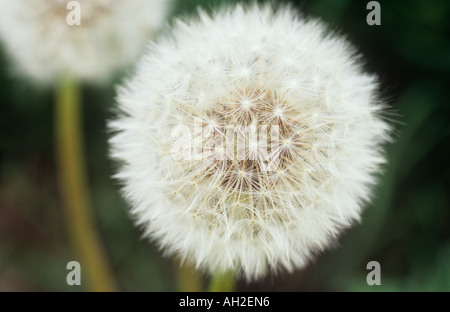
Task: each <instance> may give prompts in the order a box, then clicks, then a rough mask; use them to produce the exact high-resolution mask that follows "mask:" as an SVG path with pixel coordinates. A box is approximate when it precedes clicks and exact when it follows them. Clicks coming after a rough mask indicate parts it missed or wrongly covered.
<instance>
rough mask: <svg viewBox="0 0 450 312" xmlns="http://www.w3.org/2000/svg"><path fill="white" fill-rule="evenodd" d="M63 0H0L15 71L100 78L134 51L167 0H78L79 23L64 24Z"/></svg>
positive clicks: (46, 77)
mask: <svg viewBox="0 0 450 312" xmlns="http://www.w3.org/2000/svg"><path fill="white" fill-rule="evenodd" d="M68 2H69V1H68V0H0V37H1V38H2V39H3V41H4V43H5V47H6V49H7V50H8V52H9V54H10V55H11V57H12V59H13V60H14V61H15V64H16V67H15V68H16V69H17V70H18V71H19V72H21V73H25V74H26V75H28V76H30V77H32V78H34V79H37V80H39V81H41V82H53V81H55V80H56V79H58V78H60V77H61V76H62V75H72V76H74V77H76V78H79V79H83V80H89V81H104V80H106V79H108V78H109V77H110V76H111V74H112V73H113V72H114V71H115V70H117V69H119V68H122V67H124V66H126V65H129V64H130V63H131V62H132V61H133V60H134V59H135V58H136V57H137V55H138V54H139V52H140V51H141V48H142V46H143V43H144V42H146V41H147V40H148V38H149V36H150V35H152V34H153V33H154V32H155V31H156V30H157V29H158V27H159V26H160V25H161V24H162V23H163V22H164V20H165V18H166V15H167V13H168V4H169V2H170V1H168V0H78V1H77V2H79V3H80V6H81V25H80V26H69V25H68V23H67V15H68V14H69V13H70V12H71V10H68V9H67V3H68Z"/></svg>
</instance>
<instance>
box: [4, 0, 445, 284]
mask: <svg viewBox="0 0 450 312" xmlns="http://www.w3.org/2000/svg"><path fill="white" fill-rule="evenodd" d="M236 2H239V1H236V0H233V1H218V0H179V1H178V2H177V3H176V6H175V7H174V11H173V15H174V16H178V15H182V16H186V15H188V14H193V13H195V10H196V8H197V7H198V6H201V7H203V8H206V9H208V10H209V9H212V8H215V7H217V6H221V5H225V4H227V3H236ZM242 2H247V1H242ZM272 2H284V3H291V4H292V5H294V6H296V7H298V8H300V9H301V10H302V11H303V12H304V13H305V14H307V15H310V16H314V17H320V18H322V19H324V20H325V21H326V22H328V23H329V24H330V28H331V29H333V30H339V31H340V32H341V33H343V34H346V35H347V37H348V39H349V40H350V41H352V42H353V43H354V44H355V45H356V46H357V47H358V49H359V50H360V51H361V52H362V53H363V54H364V55H365V57H366V60H367V65H366V67H367V69H368V70H369V71H371V72H375V73H377V74H378V75H379V76H380V78H381V79H380V80H381V86H380V88H381V90H382V93H383V94H384V96H385V97H386V98H387V99H388V100H389V103H390V105H391V106H392V109H391V114H390V115H389V117H390V118H391V119H393V120H396V121H397V123H395V125H396V129H397V131H396V137H395V142H394V143H392V144H390V145H389V146H388V156H389V163H388V164H387V165H386V167H385V171H384V173H383V175H381V176H380V183H379V185H378V187H377V188H376V191H375V194H374V196H373V197H374V201H373V203H372V204H370V205H368V207H366V209H365V213H364V215H363V218H362V222H361V224H359V225H357V226H355V227H354V228H352V229H351V230H349V231H347V232H346V233H345V234H344V235H342V237H341V238H340V240H339V243H338V244H337V245H336V246H335V248H332V249H331V250H328V251H326V252H324V253H322V254H321V255H320V256H318V257H317V259H316V261H315V262H314V263H312V264H311V265H309V266H308V267H307V268H305V269H303V270H299V271H296V272H293V273H290V274H288V273H287V272H284V273H281V274H279V275H274V276H269V277H267V278H266V279H265V280H262V281H259V282H255V283H250V284H248V283H245V282H242V281H241V282H240V283H239V287H238V289H239V290H265V291H302V290H306V291H315V290H325V291H329V290H331V291H335V290H338V291H449V290H450V166H449V165H448V162H449V160H450V103H449V98H450V97H449V86H450V79H449V74H450V21H449V19H448V18H449V16H450V2H448V1H437V0H435V1H420V0H411V1H408V2H403V1H379V3H380V4H381V26H368V25H367V24H366V16H367V13H368V10H367V9H366V3H367V2H365V1H356V0H341V1H336V0H316V1H272ZM0 48H1V46H0ZM10 69H11V66H10V65H9V63H8V58H7V56H6V55H5V54H4V52H3V50H1V52H0V92H1V100H0V291H11V290H12V291H14V290H19V291H35V290H39V291H57V290H59V291H61V290H62V291H80V290H84V287H83V286H81V287H75V286H72V287H69V286H67V284H66V274H67V272H68V271H67V270H66V263H67V262H68V261H70V260H76V259H75V258H74V255H73V252H72V250H71V248H70V246H69V243H68V239H67V236H66V232H65V228H64V220H63V216H62V214H61V209H60V208H61V207H60V201H59V195H58V194H59V193H58V184H57V181H56V172H55V161H54V156H53V154H54V153H53V149H54V142H53V141H54V140H53V137H54V129H53V123H54V121H53V91H52V90H50V89H48V88H47V89H43V88H39V87H36V86H34V85H32V84H31V83H30V82H28V81H27V80H24V79H22V78H20V77H17V76H15V75H12V74H11V72H10ZM120 81H121V77H117V78H116V79H115V81H114V83H118V82H120ZM113 85H114V84H111V86H108V87H98V86H97V87H93V86H88V85H85V86H84V88H83V99H84V107H83V109H84V131H85V137H86V149H87V152H88V155H87V156H88V161H89V163H88V167H89V178H90V188H91V193H92V196H93V198H92V200H93V203H94V205H93V206H94V207H95V211H94V213H95V214H96V218H97V220H98V228H99V231H100V233H101V235H102V238H103V241H104V243H105V245H106V248H107V250H108V253H109V256H110V259H111V262H112V265H113V268H114V272H115V274H116V277H117V279H118V281H119V284H120V286H121V289H122V290H126V291H132V290H137V291H172V290H176V281H175V276H174V273H173V272H174V270H173V268H174V265H173V264H172V261H168V260H167V258H164V257H163V256H162V254H161V252H160V251H159V250H158V248H157V247H156V245H155V244H152V243H151V244H149V243H148V242H147V241H145V240H142V239H141V238H140V231H139V229H136V228H135V227H134V226H133V224H132V221H131V220H130V218H129V216H128V214H127V212H126V211H127V210H126V204H125V202H124V201H123V200H122V199H121V197H120V193H119V191H118V190H119V186H118V185H117V183H116V182H115V181H113V180H112V179H111V178H110V176H111V174H112V172H113V171H114V170H113V169H114V164H113V163H112V162H111V161H110V160H109V159H108V156H107V151H108V145H107V139H108V133H107V132H106V128H105V123H106V120H107V119H108V118H110V117H111V116H112V114H111V109H112V105H113V103H114V96H115V95H114V94H115V92H114V86H113ZM372 260H375V261H378V262H379V263H380V264H381V274H382V278H381V280H382V285H381V286H368V285H367V283H366V275H367V273H368V270H366V264H367V262H369V261H372Z"/></svg>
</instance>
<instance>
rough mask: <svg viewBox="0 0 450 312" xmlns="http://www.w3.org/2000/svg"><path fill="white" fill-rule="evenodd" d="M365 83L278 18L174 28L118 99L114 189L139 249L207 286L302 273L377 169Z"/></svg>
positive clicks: (306, 32)
mask: <svg viewBox="0 0 450 312" xmlns="http://www.w3.org/2000/svg"><path fill="white" fill-rule="evenodd" d="M376 89H377V80H376V77H375V76H374V75H370V74H366V73H364V72H363V70H362V67H361V64H360V61H359V58H358V57H357V56H356V55H355V51H354V49H353V48H352V47H351V46H350V44H349V43H348V42H347V41H345V40H344V39H343V38H341V37H339V36H336V35H334V34H330V33H328V32H327V30H326V28H325V26H324V25H323V24H322V23H321V22H319V21H317V20H309V19H308V20H306V19H304V18H303V17H301V16H299V15H298V13H297V12H295V11H294V10H292V9H291V8H290V7H281V8H279V9H278V10H276V11H274V10H273V9H272V7H270V6H262V7H261V6H257V5H253V6H250V7H247V8H244V7H242V6H237V7H235V8H233V9H229V10H222V11H220V12H218V13H216V14H214V15H212V16H209V15H208V14H206V13H204V12H200V13H199V18H198V19H196V20H195V21H190V22H187V23H186V22H183V21H178V22H177V23H175V25H174V26H173V29H172V31H171V35H168V36H167V37H166V38H162V39H160V40H159V41H158V42H157V43H155V44H153V45H152V46H151V47H150V49H149V52H148V54H147V55H146V56H145V57H144V58H143V59H142V60H141V61H140V63H139V64H138V66H137V72H136V73H135V75H134V76H133V77H131V79H130V80H129V81H128V82H127V83H126V84H125V85H124V86H123V87H122V88H120V90H119V96H118V103H119V110H120V114H119V115H118V117H117V118H116V120H114V121H112V122H111V123H110V127H111V129H112V130H113V131H114V132H115V134H114V136H113V137H112V138H111V146H112V152H111V153H112V157H113V158H115V159H117V160H119V161H121V163H122V166H121V167H120V169H119V171H118V173H117V175H116V176H117V178H119V179H120V180H121V181H122V182H123V184H124V195H125V197H126V198H127V199H128V201H129V203H130V205H131V213H132V215H133V217H134V219H135V220H136V223H137V224H139V225H140V226H142V227H143V228H144V229H145V233H144V235H145V236H146V237H150V238H152V239H154V240H155V241H157V242H158V244H159V245H160V246H161V247H163V248H164V249H165V250H166V251H167V252H168V253H169V254H178V255H180V256H181V257H182V258H183V259H185V260H187V261H190V262H193V263H194V264H196V265H197V267H199V268H206V269H207V270H208V271H210V272H217V271H224V270H229V269H233V270H236V271H240V272H241V273H242V274H243V275H244V276H245V277H246V278H247V279H253V278H257V277H260V276H262V275H264V274H265V273H267V271H268V270H269V269H271V270H274V271H276V270H278V269H280V268H285V269H287V270H292V269H293V268H296V267H302V266H304V265H305V264H306V263H307V261H308V260H309V259H311V257H312V256H313V255H314V254H315V253H316V252H318V251H320V250H322V249H323V248H325V247H326V246H327V245H328V244H329V243H330V241H332V239H333V238H335V237H336V236H337V234H338V233H339V232H341V230H342V229H344V228H346V227H348V226H350V225H351V224H352V223H353V222H354V221H355V220H358V219H359V216H360V211H361V208H362V205H363V204H364V202H365V201H367V200H368V199H369V196H370V188H371V185H373V184H374V182H375V180H374V174H375V173H376V172H377V171H378V169H379V165H380V164H381V163H383V162H384V161H385V158H384V157H383V154H382V148H381V146H382V144H383V143H384V142H386V141H387V140H388V138H389V135H388V133H389V126H388V125H387V123H385V122H384V121H383V119H382V118H381V117H380V115H381V113H382V111H383V103H381V102H380V100H379V98H378V96H377V90H376Z"/></svg>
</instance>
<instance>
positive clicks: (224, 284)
mask: <svg viewBox="0 0 450 312" xmlns="http://www.w3.org/2000/svg"><path fill="white" fill-rule="evenodd" d="M235 288H236V274H235V273H234V272H233V271H226V272H219V273H217V274H215V275H214V276H213V277H212V279H211V282H210V284H209V291H210V292H233V291H235Z"/></svg>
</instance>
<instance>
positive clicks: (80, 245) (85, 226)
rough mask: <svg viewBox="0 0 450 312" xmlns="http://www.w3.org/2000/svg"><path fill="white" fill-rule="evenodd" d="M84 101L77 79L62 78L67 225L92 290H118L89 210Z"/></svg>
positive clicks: (59, 128)
mask: <svg viewBox="0 0 450 312" xmlns="http://www.w3.org/2000/svg"><path fill="white" fill-rule="evenodd" d="M80 104H81V101H80V88H79V85H78V82H77V81H76V79H73V78H71V77H66V78H64V79H62V80H61V82H60V84H59V85H58V87H57V91H56V132H57V138H56V144H57V151H56V152H57V161H58V171H59V181H60V187H61V192H62V201H63V207H64V215H65V219H66V226H67V231H68V234H69V237H70V239H71V241H72V244H73V247H74V248H75V251H76V255H77V258H78V259H79V262H80V264H81V267H82V268H83V269H84V270H85V272H86V275H87V278H88V280H89V290H91V291H115V290H117V287H116V284H115V281H114V279H113V277H112V273H111V269H110V266H109V264H108V261H107V257H106V255H105V253H104V250H103V247H102V244H101V243H100V239H99V237H98V234H97V232H96V230H95V223H94V220H93V217H92V213H91V211H90V209H89V194H88V193H89V192H88V188H87V176H86V172H85V160H84V148H83V139H82V130H81V124H82V122H81V105H80Z"/></svg>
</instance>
